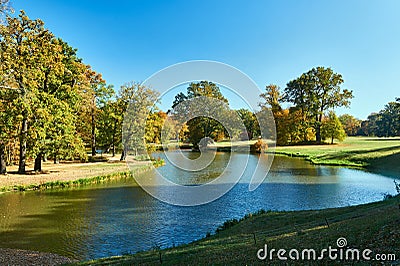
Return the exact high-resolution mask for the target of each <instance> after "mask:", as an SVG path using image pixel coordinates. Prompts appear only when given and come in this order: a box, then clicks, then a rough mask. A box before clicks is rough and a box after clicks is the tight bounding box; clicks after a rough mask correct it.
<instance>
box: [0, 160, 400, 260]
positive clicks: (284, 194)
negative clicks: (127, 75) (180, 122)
mask: <svg viewBox="0 0 400 266" xmlns="http://www.w3.org/2000/svg"><path fill="white" fill-rule="evenodd" d="M231 155H232V156H233V157H235V159H242V157H241V156H245V155H241V154H218V156H217V157H216V158H217V160H216V162H215V164H213V167H215V168H214V169H210V170H209V171H210V172H215V173H217V172H219V171H221V170H222V169H223V167H224V165H226V160H228V159H229V157H230V156H231ZM256 158H257V157H256V155H252V156H250V161H249V166H248V168H247V169H246V170H245V173H246V175H248V174H249V173H251V167H252V165H254V164H255V163H256ZM159 170H160V171H162V172H165V173H168V174H169V175H170V176H171V178H180V179H182V180H185V178H186V179H187V180H190V182H191V181H193V180H196V178H197V177H190V176H185V174H184V172H179V171H178V172H177V170H176V169H172V168H171V166H168V165H167V166H165V167H162V168H159ZM238 170H240V169H235V168H234V167H233V169H230V171H233V172H235V171H238ZM203 174H204V173H203ZM146 175H148V176H149V177H150V176H151V175H152V173H147V174H146ZM186 175H187V172H186ZM174 176H175V177H174ZM247 180H248V178H247ZM160 189H163V190H166V192H168V187H163V188H160ZM384 193H392V194H393V193H395V190H394V184H393V179H392V178H387V177H383V176H380V175H375V174H371V173H368V172H363V171H359V170H353V169H346V168H339V167H326V166H313V165H311V164H309V163H308V162H306V161H304V160H301V159H298V158H289V157H281V156H275V160H274V163H273V165H272V167H271V171H270V173H269V174H268V176H267V178H266V180H265V181H264V183H263V184H262V185H261V186H260V187H259V188H258V189H256V190H255V191H253V192H249V191H248V184H247V183H246V178H243V179H242V180H241V182H240V183H239V184H237V185H236V186H235V187H234V188H233V189H232V190H231V191H229V192H228V193H227V194H226V195H224V196H223V197H221V198H220V199H218V200H216V201H214V202H212V203H209V204H206V205H202V206H196V207H176V206H172V205H168V204H165V203H162V202H160V201H158V200H155V199H154V198H152V197H151V196H149V195H147V194H146V193H145V192H144V191H143V190H142V189H140V188H138V187H135V186H134V183H133V181H120V182H118V183H108V184H101V185H96V186H93V187H85V188H82V189H76V190H67V189H65V190H59V191H47V192H26V193H6V194H3V195H0V246H1V247H13V248H23V249H34V250H39V251H49V252H55V253H59V254H64V255H67V256H70V257H75V258H79V259H90V258H99V257H104V256H111V255H118V254H122V253H128V252H137V251H140V250H145V249H151V248H153V247H154V246H155V245H161V246H162V247H167V246H172V245H174V244H175V245H178V244H182V243H188V242H191V241H193V240H195V239H199V238H202V237H204V236H205V234H206V233H207V232H214V231H215V229H216V227H217V226H218V225H220V224H222V223H223V222H224V221H226V220H227V219H232V218H241V217H243V216H244V215H245V214H246V213H249V212H255V211H257V210H259V209H265V210H269V209H272V210H301V209H321V208H328V207H338V206H348V205H355V204H360V203H366V202H372V201H377V200H381V199H382V198H383V194H384Z"/></svg>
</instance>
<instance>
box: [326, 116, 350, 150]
mask: <svg viewBox="0 0 400 266" xmlns="http://www.w3.org/2000/svg"><path fill="white" fill-rule="evenodd" d="M321 137H322V139H323V140H326V139H328V138H329V139H330V140H331V144H333V140H334V139H337V140H338V141H343V140H344V139H345V138H346V132H345V131H344V129H343V126H342V124H341V123H340V120H339V118H338V117H337V116H336V114H335V112H333V111H330V112H329V114H328V117H324V119H323V120H322V126H321Z"/></svg>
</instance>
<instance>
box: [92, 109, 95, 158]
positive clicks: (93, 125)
mask: <svg viewBox="0 0 400 266" xmlns="http://www.w3.org/2000/svg"><path fill="white" fill-rule="evenodd" d="M95 155H96V123H95V117H94V111H92V156H95Z"/></svg>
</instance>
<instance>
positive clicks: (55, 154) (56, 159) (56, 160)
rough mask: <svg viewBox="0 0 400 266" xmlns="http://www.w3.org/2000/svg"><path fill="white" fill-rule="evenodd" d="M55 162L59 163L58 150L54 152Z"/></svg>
mask: <svg viewBox="0 0 400 266" xmlns="http://www.w3.org/2000/svg"><path fill="white" fill-rule="evenodd" d="M53 159H54V164H58V163H59V161H58V158H57V152H55V153H54V158H53Z"/></svg>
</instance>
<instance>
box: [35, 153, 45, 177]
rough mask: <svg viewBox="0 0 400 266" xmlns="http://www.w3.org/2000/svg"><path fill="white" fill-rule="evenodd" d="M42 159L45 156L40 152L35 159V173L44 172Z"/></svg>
mask: <svg viewBox="0 0 400 266" xmlns="http://www.w3.org/2000/svg"><path fill="white" fill-rule="evenodd" d="M42 157H43V154H42V153H41V152H40V153H39V154H38V155H37V156H36V158H35V168H34V169H33V170H34V171H35V172H41V171H42Z"/></svg>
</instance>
